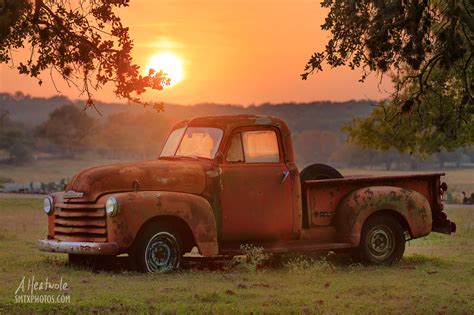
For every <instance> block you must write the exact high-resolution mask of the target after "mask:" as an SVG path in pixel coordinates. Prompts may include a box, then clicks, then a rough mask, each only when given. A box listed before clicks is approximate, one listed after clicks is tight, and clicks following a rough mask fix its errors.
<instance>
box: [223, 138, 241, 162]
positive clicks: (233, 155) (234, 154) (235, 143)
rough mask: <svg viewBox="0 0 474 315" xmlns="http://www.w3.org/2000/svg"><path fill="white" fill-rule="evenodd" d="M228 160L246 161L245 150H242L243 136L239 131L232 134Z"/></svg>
mask: <svg viewBox="0 0 474 315" xmlns="http://www.w3.org/2000/svg"><path fill="white" fill-rule="evenodd" d="M226 161H228V162H244V152H243V151H242V138H241V136H240V132H237V133H235V134H234V135H233V136H232V140H231V142H230V147H229V150H228V151H227V157H226Z"/></svg>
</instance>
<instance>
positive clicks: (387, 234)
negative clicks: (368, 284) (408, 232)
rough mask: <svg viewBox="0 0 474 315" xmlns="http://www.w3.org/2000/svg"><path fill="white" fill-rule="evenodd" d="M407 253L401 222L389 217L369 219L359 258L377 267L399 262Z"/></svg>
mask: <svg viewBox="0 0 474 315" xmlns="http://www.w3.org/2000/svg"><path fill="white" fill-rule="evenodd" d="M404 252H405V233H404V229H403V227H402V225H401V224H400V222H399V221H398V220H397V219H395V218H393V217H391V216H388V215H378V216H374V217H372V218H369V219H368V220H367V221H366V222H365V224H364V226H363V228H362V234H361V240H360V245H359V248H358V251H357V254H358V256H359V257H358V258H359V259H360V260H361V261H362V262H364V263H369V264H375V265H391V264H393V263H396V262H398V261H399V260H400V259H401V258H402V256H403V253H404Z"/></svg>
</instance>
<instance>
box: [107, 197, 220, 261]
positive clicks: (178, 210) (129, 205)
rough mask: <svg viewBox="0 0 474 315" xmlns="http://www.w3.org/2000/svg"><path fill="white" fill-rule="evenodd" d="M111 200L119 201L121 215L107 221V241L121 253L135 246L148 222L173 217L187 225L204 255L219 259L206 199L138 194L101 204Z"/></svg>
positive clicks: (210, 212) (209, 207)
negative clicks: (138, 235) (141, 230)
mask: <svg viewBox="0 0 474 315" xmlns="http://www.w3.org/2000/svg"><path fill="white" fill-rule="evenodd" d="M110 196H114V197H115V198H116V199H117V201H118V204H119V213H118V214H117V215H116V216H114V217H107V237H108V241H109V242H116V243H117V244H118V245H119V248H120V251H121V252H126V251H127V249H128V248H129V247H130V246H131V245H132V243H133V241H134V240H135V237H136V236H137V234H138V231H139V230H140V228H141V227H142V225H143V224H144V223H145V222H147V221H148V220H150V219H152V218H155V217H159V216H173V217H177V218H179V219H181V220H183V221H184V222H185V223H186V224H187V225H188V227H189V228H190V230H191V232H192V233H193V235H194V239H195V240H196V244H197V247H198V248H199V251H200V252H201V254H202V255H204V256H213V255H217V253H218V243H217V228H216V221H215V218H214V213H213V211H212V207H211V205H210V204H209V202H208V201H207V200H206V199H204V198H202V197H200V196H196V195H193V194H188V193H179V192H168V191H138V192H124V193H116V194H111V195H105V196H102V197H101V198H100V200H99V202H101V203H105V201H106V200H107V198H108V197H110Z"/></svg>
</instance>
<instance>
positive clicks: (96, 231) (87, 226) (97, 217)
mask: <svg viewBox="0 0 474 315" xmlns="http://www.w3.org/2000/svg"><path fill="white" fill-rule="evenodd" d="M105 218H106V217H105V209H104V208H85V207H84V208H79V207H77V206H75V207H74V208H70V207H67V208H66V207H56V208H55V209H54V238H55V239H57V240H59V241H71V242H106V241H107V226H106V220H105Z"/></svg>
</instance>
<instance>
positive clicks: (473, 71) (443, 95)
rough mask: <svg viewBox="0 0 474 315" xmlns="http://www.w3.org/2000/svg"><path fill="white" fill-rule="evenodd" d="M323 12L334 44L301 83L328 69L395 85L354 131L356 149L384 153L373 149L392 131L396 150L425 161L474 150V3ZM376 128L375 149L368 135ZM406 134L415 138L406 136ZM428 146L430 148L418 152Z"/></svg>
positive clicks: (392, 4)
mask: <svg viewBox="0 0 474 315" xmlns="http://www.w3.org/2000/svg"><path fill="white" fill-rule="evenodd" d="M322 6H323V7H325V8H328V9H329V14H328V16H327V18H326V21H325V23H324V24H323V25H322V28H323V29H324V30H327V31H330V33H331V37H330V39H329V41H328V43H327V45H326V47H325V49H324V51H322V52H317V53H315V54H314V55H313V56H312V57H311V58H310V60H309V61H308V63H307V65H306V67H305V72H304V73H303V74H302V78H303V79H307V78H308V76H309V75H310V74H312V73H314V72H316V71H322V69H323V64H328V65H329V66H331V67H339V66H349V67H350V68H352V69H355V68H361V69H362V70H363V74H362V77H361V81H364V80H365V79H366V78H367V76H368V75H369V74H370V73H373V72H376V73H378V74H381V75H384V74H387V75H389V76H390V77H391V78H392V79H393V82H394V87H395V88H394V92H393V94H392V95H391V96H390V98H389V100H388V102H383V103H381V104H380V105H379V106H380V107H381V108H380V109H379V110H376V111H374V113H373V114H372V116H371V117H369V118H368V119H367V120H358V121H356V124H355V125H354V126H353V127H352V128H348V129H349V131H350V135H351V139H352V140H353V141H354V142H356V143H359V144H361V145H363V146H367V147H375V148H381V147H383V145H381V146H378V147H377V146H374V144H375V143H377V142H380V143H382V142H383V140H382V139H381V135H380V133H381V132H387V130H388V129H391V131H390V132H391V134H392V136H394V137H395V139H398V140H400V141H398V142H397V141H395V142H397V143H398V144H399V145H392V147H397V149H399V150H400V151H402V152H418V153H422V154H425V153H431V152H433V151H438V150H442V149H448V150H451V149H453V148H454V147H455V146H463V145H469V144H472V143H473V142H474V134H473V132H474V130H473V129H472V128H470V125H472V124H473V123H474V121H473V120H474V118H473V115H474V92H473V91H474V79H473V75H474V64H473V59H474V58H473V45H474V2H473V1H472V0H447V1H438V0H387V1H379V0H364V1H357V0H324V1H323V2H322ZM447 106H450V107H449V108H447ZM374 119H375V120H374ZM380 119H381V120H383V122H381V121H378V120H380ZM370 121H372V122H373V124H372V125H371V126H372V129H371V130H370V133H371V136H370V137H369V138H370V139H371V140H370V141H369V140H368V138H367V132H369V130H368V129H365V130H363V129H364V128H365V127H367V126H368V124H369V122H370ZM382 125H383V128H382V127H380V126H382ZM387 128H388V129H387ZM403 130H404V131H407V130H411V133H409V134H407V135H404V136H402V134H404V131H403ZM466 133H467V134H466ZM385 135H387V134H385ZM377 137H378V138H379V139H378V140H377ZM402 137H408V138H407V139H402ZM423 138H424V139H425V140H427V141H431V145H429V146H421V145H419V144H420V143H421V142H422V141H423ZM374 139H375V140H377V141H373V140H374ZM391 139H393V138H391ZM440 139H444V140H443V141H440ZM395 142H394V143H395ZM389 143H390V142H389ZM403 143H404V144H403ZM415 143H418V144H417V145H415ZM435 143H436V145H435ZM402 144H403V145H402ZM405 144H406V145H405ZM453 144H455V145H453Z"/></svg>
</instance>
